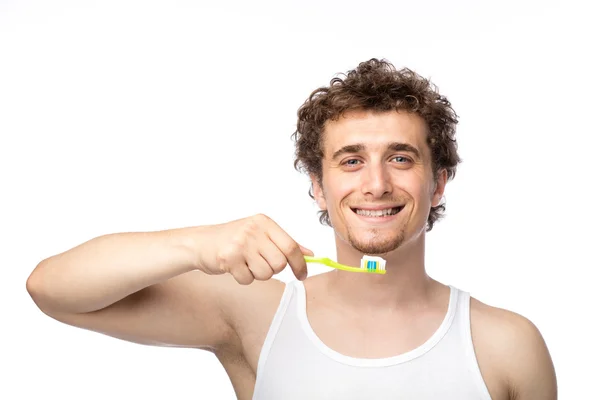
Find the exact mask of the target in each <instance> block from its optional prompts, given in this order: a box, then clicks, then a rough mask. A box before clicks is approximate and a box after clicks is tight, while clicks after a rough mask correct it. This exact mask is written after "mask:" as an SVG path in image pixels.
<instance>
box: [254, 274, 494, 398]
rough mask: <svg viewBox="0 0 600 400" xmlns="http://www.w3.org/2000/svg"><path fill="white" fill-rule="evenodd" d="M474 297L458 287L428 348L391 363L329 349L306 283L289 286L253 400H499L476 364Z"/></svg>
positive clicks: (267, 345) (260, 367)
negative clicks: (313, 320) (314, 321)
mask: <svg viewBox="0 0 600 400" xmlns="http://www.w3.org/2000/svg"><path fill="white" fill-rule="evenodd" d="M469 306H470V294H469V293H467V292H463V291H461V290H459V289H456V288H454V287H452V286H450V300H449V304H448V311H447V313H446V316H445V318H444V320H443V322H442V324H441V325H440V327H439V328H438V329H437V331H436V332H435V333H434V334H433V336H431V337H430V338H429V339H428V340H427V341H426V342H425V343H424V344H423V345H421V346H419V347H418V348H416V349H414V350H411V351H409V352H407V353H404V354H400V355H397V356H393V357H387V358H377V359H373V358H370V359H368V358H353V357H348V356H345V355H343V354H340V353H338V352H336V351H334V350H332V349H331V348H329V347H327V345H325V344H324V343H323V342H322V341H321V340H320V339H319V337H318V336H317V335H316V334H315V332H314V331H313V330H312V328H311V326H310V324H309V322H308V318H307V315H306V291H305V289H304V284H303V283H302V282H301V281H292V282H289V283H287V284H286V287H285V290H284V292H283V296H282V298H281V301H280V303H279V307H278V308H277V312H276V313H275V316H274V317H273V321H272V323H271V326H270V328H269V331H268V333H267V336H266V338H265V342H264V344H263V347H262V349H261V352H260V356H259V360H258V368H257V376H256V384H255V387H254V395H253V397H252V399H253V400H283V399H285V400H307V399H310V400H321V399H323V400H324V399H328V400H332V399H335V400H337V399H344V400H358V399H360V400H364V399H378V400H387V399H390V400H391V399H394V400H397V399H411V400H440V399H444V400H475V399H477V400H491V396H490V394H489V392H488V390H487V387H486V385H485V382H484V381H483V377H482V376H481V372H480V370H479V367H478V365H477V360H476V358H475V351H474V349H473V342H472V340H471V327H470V313H469Z"/></svg>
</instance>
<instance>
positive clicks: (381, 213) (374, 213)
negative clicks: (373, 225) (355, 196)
mask: <svg viewBox="0 0 600 400" xmlns="http://www.w3.org/2000/svg"><path fill="white" fill-rule="evenodd" d="M403 208H404V206H398V207H392V208H388V209H385V210H364V209H360V208H351V210H352V211H354V213H355V214H357V215H360V216H363V217H388V216H390V215H396V214H398V213H399V212H400V211H402V209H403Z"/></svg>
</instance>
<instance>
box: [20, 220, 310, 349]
mask: <svg viewBox="0 0 600 400" xmlns="http://www.w3.org/2000/svg"><path fill="white" fill-rule="evenodd" d="M303 252H307V254H309V255H311V254H312V252H310V250H306V249H304V248H302V247H301V246H300V245H298V244H297V243H296V242H295V241H294V240H293V239H292V238H290V237H289V235H287V233H285V232H284V231H283V230H282V229H281V228H280V227H279V226H278V225H277V224H276V223H275V222H274V221H272V220H271V219H270V218H268V217H267V216H264V215H257V216H253V217H248V218H243V219H240V220H236V221H231V222H228V223H225V224H219V225H211V226H204V227H190V228H179V229H171V230H164V231H158V232H132V233H129V232H128V233H115V234H109V235H104V236H100V237H97V238H95V239H92V240H90V241H88V242H85V243H83V244H81V245H79V246H77V247H75V248H73V249H71V250H68V251H66V252H63V253H61V254H58V255H55V256H53V257H50V258H48V259H46V260H43V261H42V262H40V263H39V264H38V266H37V267H36V268H35V270H34V271H33V272H32V273H31V275H30V276H29V279H28V280H27V290H28V292H29V293H30V295H31V297H32V298H33V300H34V302H35V303H36V304H37V306H38V307H39V308H40V309H41V310H42V311H43V312H44V313H46V314H47V315H49V316H51V317H52V318H54V319H57V320H59V321H62V322H64V323H66V324H69V325H73V326H78V327H81V328H84V329H89V330H93V331H96V332H101V333H104V334H107V335H110V336H114V337H118V338H121V339H124V340H128V341H132V342H137V343H143V344H153V345H164V346H185V347H198V348H206V349H211V350H215V349H216V348H218V347H219V346H222V345H225V344H228V343H230V340H231V339H232V338H234V339H235V337H236V336H235V335H236V334H235V332H234V328H233V327H234V326H235V325H236V316H237V315H242V314H243V313H244V311H245V307H246V308H247V307H253V306H255V305H256V304H254V303H256V301H258V300H259V299H261V298H262V297H264V293H267V292H269V288H277V287H279V286H278V285H277V283H278V282H277V281H274V280H271V281H270V282H261V283H258V284H255V285H251V286H250V287H247V289H242V287H244V286H246V285H249V284H250V283H252V282H253V281H254V280H264V281H268V280H270V278H271V277H272V275H273V274H275V273H278V272H281V270H283V269H284V268H285V267H286V266H287V265H288V264H289V265H290V266H291V268H292V270H293V271H294V273H295V274H296V276H297V277H299V278H302V277H303V276H305V275H306V263H305V261H304V258H303V256H302V254H303ZM211 275H216V276H211ZM240 307H241V308H240Z"/></svg>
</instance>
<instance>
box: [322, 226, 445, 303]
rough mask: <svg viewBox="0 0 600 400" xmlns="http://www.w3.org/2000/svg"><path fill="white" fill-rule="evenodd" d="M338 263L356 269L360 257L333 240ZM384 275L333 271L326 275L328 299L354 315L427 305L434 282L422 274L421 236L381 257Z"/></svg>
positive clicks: (350, 248) (346, 246)
mask: <svg viewBox="0 0 600 400" xmlns="http://www.w3.org/2000/svg"><path fill="white" fill-rule="evenodd" d="M336 249H337V259H338V262H340V263H342V264H346V265H352V266H358V265H360V259H361V258H362V256H363V254H362V253H360V252H359V251H357V250H356V249H354V248H353V247H352V246H350V245H348V243H346V242H344V241H341V240H339V239H338V238H336ZM383 258H384V259H385V260H386V267H385V269H386V273H385V274H384V275H380V274H369V273H356V272H348V271H341V270H334V271H332V272H329V273H328V274H327V278H328V279H327V283H326V284H327V289H328V293H329V295H330V296H331V298H333V299H336V300H337V301H339V302H340V304H344V306H345V307H348V308H352V309H354V310H357V311H359V310H360V311H364V312H368V311H373V312H374V311H384V310H387V311H394V310H398V309H400V308H406V307H411V306H415V305H419V304H422V303H423V302H427V301H428V299H429V298H430V295H431V292H432V290H433V288H434V287H435V284H436V282H435V281H434V280H432V279H431V278H430V277H429V276H428V275H427V273H426V272H425V232H422V233H421V234H420V235H419V236H418V237H416V238H414V239H413V240H411V241H410V242H407V243H403V244H402V245H401V246H400V247H399V248H398V249H396V250H394V251H393V252H390V253H387V254H385V255H384V256H383Z"/></svg>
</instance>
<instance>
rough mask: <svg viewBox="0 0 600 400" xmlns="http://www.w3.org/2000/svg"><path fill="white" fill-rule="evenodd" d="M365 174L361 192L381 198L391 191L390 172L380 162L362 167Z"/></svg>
mask: <svg viewBox="0 0 600 400" xmlns="http://www.w3.org/2000/svg"><path fill="white" fill-rule="evenodd" d="M364 171H365V174H364V176H363V182H362V193H363V194H364V195H365V196H367V195H371V196H373V198H381V197H383V196H384V195H386V194H390V193H391V192H392V182H391V179H390V174H389V172H388V171H386V169H385V167H384V166H382V165H380V164H371V165H369V166H368V167H367V168H365V169H364Z"/></svg>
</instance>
